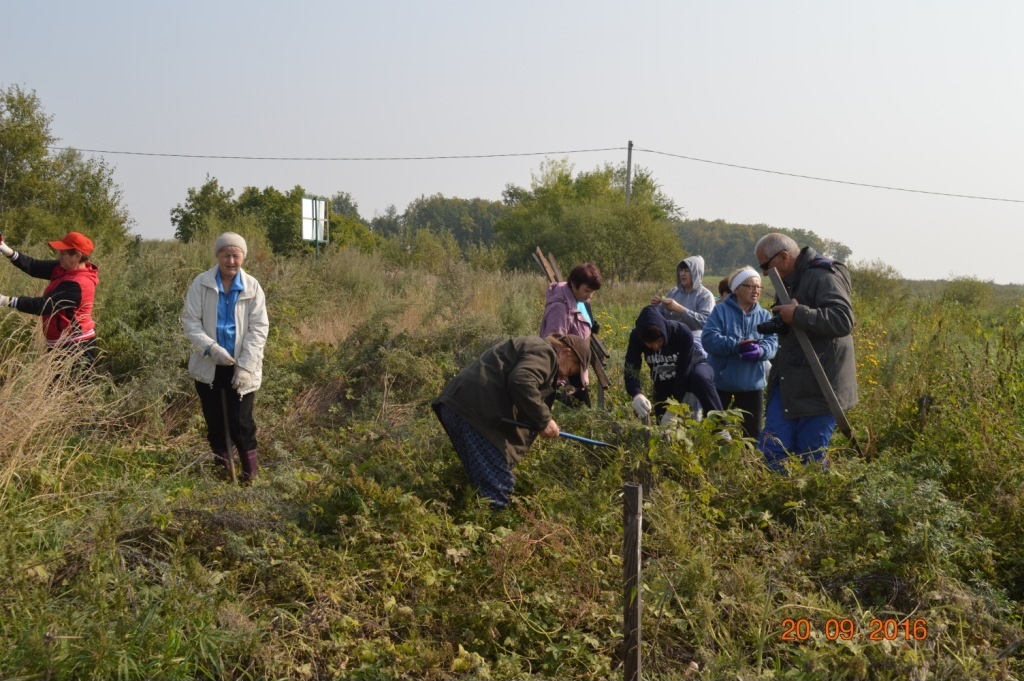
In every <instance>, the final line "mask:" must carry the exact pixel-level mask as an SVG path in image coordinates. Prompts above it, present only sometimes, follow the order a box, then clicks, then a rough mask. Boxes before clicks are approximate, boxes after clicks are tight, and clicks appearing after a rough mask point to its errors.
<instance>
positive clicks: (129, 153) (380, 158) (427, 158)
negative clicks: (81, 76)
mask: <svg viewBox="0 0 1024 681" xmlns="http://www.w3.org/2000/svg"><path fill="white" fill-rule="evenodd" d="M624 148H625V147H607V148H605V149H568V150H566V151H526V152H520V153H514V154H464V155H458V156H456V155H452V156H217V155H213V154H163V153H156V152H145V151H110V150H103V149H79V148H77V147H47V149H52V150H54V151H66V150H71V149H74V150H75V151H85V152H88V153H90V154H120V155H122V156H160V157H164V158H212V159H224V160H231V161H443V160H450V159H472V158H509V157H513V156H550V155H553V154H589V153H593V152H597V151H622V150H623V149H624Z"/></svg>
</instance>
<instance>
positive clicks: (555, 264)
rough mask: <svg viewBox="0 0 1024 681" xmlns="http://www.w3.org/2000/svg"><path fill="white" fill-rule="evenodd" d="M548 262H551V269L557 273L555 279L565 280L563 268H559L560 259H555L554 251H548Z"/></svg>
mask: <svg viewBox="0 0 1024 681" xmlns="http://www.w3.org/2000/svg"><path fill="white" fill-rule="evenodd" d="M548 262H549V263H551V271H552V272H554V274H555V281H565V278H564V277H563V276H562V270H560V269H558V261H557V260H555V256H554V254H553V253H548Z"/></svg>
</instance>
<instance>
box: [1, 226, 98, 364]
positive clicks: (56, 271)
mask: <svg viewBox="0 0 1024 681" xmlns="http://www.w3.org/2000/svg"><path fill="white" fill-rule="evenodd" d="M50 248H52V249H54V250H55V251H57V259H56V260H36V259H34V258H30V257H29V256H27V255H25V254H24V253H19V252H18V251H15V250H14V249H12V248H11V247H10V246H8V245H7V244H5V243H4V242H3V237H0V255H3V256H5V257H7V258H9V259H10V261H11V264H13V265H14V266H15V267H17V268H18V269H20V270H21V271H23V272H25V273H26V274H28V275H29V276H30V277H36V278H37V279H49V280H50V283H49V284H47V286H46V288H45V289H44V290H43V295H42V296H40V297H38V298H28V297H26V296H17V297H13V296H4V295H0V307H13V308H14V309H16V310H17V311H18V312H24V313H26V314H34V315H39V316H41V317H42V318H43V333H44V335H45V336H46V344H47V345H49V346H50V347H51V348H56V347H61V348H74V349H76V350H79V351H81V353H82V357H83V359H85V360H86V361H87V362H88V363H89V364H90V365H91V364H92V363H93V362H94V361H95V360H96V323H95V322H94V321H93V319H92V306H93V301H94V300H95V298H96V286H97V284H99V283H100V277H99V269H97V267H96V265H94V264H92V263H91V262H89V255H90V254H91V253H92V251H93V245H92V241H90V240H89V238H88V237H87V236H85V235H84V234H80V233H79V232H68V233H67V234H65V235H64V238H62V239H61V240H60V241H51V242H50Z"/></svg>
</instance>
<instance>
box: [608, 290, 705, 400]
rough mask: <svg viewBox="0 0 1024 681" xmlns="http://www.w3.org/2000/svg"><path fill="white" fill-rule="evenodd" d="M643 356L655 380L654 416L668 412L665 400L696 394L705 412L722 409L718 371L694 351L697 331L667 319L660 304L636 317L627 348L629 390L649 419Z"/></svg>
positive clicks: (644, 310)
mask: <svg viewBox="0 0 1024 681" xmlns="http://www.w3.org/2000/svg"><path fill="white" fill-rule="evenodd" d="M641 358H642V359H643V360H645V361H646V362H647V365H648V366H649V367H650V369H651V379H652V380H653V381H654V405H653V409H654V415H655V416H656V417H658V418H659V419H660V418H662V417H663V416H664V414H665V412H666V405H665V400H667V399H668V398H670V397H673V398H675V399H676V400H679V401H680V402H682V401H683V396H684V395H685V394H686V393H693V394H694V395H695V396H696V397H697V400H698V401H699V402H700V406H701V408H702V409H703V410H704V413H705V414H706V413H708V412H710V411H721V410H722V402H721V400H719V398H718V392H717V391H716V390H715V372H714V370H713V369H712V368H711V366H710V365H709V364H707V363H706V362H705V361H704V358H703V356H701V355H700V354H699V353H697V352H695V350H694V341H693V332H692V331H690V329H689V328H687V327H686V325H685V324H682V323H680V322H674V321H671V320H668V319H665V317H664V315H663V314H662V313H661V310H659V309H658V306H657V305H648V306H647V307H645V308H644V309H643V310H641V312H640V316H638V317H637V318H636V324H635V325H634V327H633V330H632V331H631V332H630V334H629V346H628V347H627V349H626V367H625V375H626V392H627V393H628V394H629V396H630V397H632V398H633V410H634V411H635V412H636V414H637V416H639V417H640V418H646V417H647V416H648V415H649V414H650V413H651V409H652V405H651V400H649V399H648V398H647V396H646V395H644V393H643V390H641V388H640V362H641Z"/></svg>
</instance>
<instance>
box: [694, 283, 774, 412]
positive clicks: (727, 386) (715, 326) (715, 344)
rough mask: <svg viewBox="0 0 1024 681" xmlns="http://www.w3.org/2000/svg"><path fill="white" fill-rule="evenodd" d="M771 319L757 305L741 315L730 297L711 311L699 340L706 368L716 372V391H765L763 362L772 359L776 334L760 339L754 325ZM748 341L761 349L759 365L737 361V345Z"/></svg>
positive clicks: (734, 300) (738, 358) (740, 311)
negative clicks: (703, 352) (705, 354)
mask: <svg viewBox="0 0 1024 681" xmlns="http://www.w3.org/2000/svg"><path fill="white" fill-rule="evenodd" d="M771 317H772V313H771V312H769V311H768V310H766V309H764V308H763V307H761V306H760V305H754V307H753V309H751V311H750V312H744V311H743V308H742V307H740V305H739V303H737V302H736V295H735V294H733V293H730V294H729V295H728V296H726V298H725V300H723V301H722V302H721V303H719V304H718V305H716V306H715V309H714V310H712V311H711V315H710V316H709V317H708V321H707V324H705V325H704V334H703V336H702V340H703V341H704V350H705V351H706V352H707V353H708V364H710V365H711V368H713V369H714V370H715V387H716V388H717V389H719V390H722V391H724V392H731V393H738V392H749V391H751V390H761V389H763V388H764V386H765V384H766V383H767V381H766V380H765V379H766V377H765V361H767V360H770V359H772V358H773V357H775V352H776V350H778V348H779V337H778V336H776V335H775V334H771V335H768V336H763V335H761V334H760V333H758V332H757V325H758V324H760V323H761V322H766V321H768V320H769V319H771ZM747 339H755V340H757V344H758V345H760V346H761V351H762V355H761V360H760V361H758V362H747V361H744V360H743V359H740V353H739V344H740V341H742V340H747Z"/></svg>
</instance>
